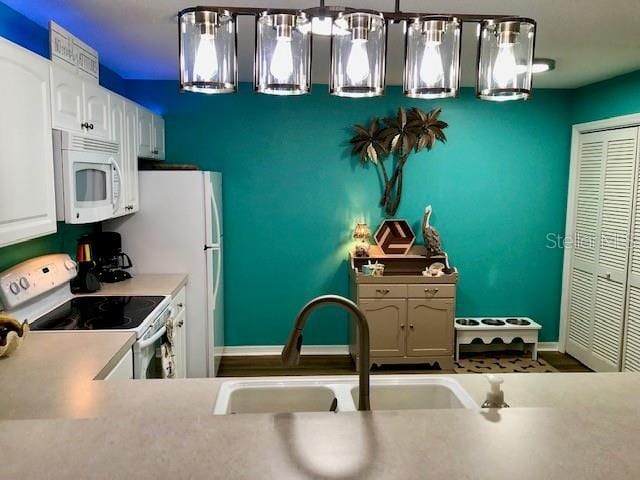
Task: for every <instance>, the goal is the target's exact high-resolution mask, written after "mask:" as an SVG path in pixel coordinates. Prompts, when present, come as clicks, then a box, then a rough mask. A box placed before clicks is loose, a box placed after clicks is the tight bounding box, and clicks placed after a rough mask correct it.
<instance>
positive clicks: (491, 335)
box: [455, 317, 542, 361]
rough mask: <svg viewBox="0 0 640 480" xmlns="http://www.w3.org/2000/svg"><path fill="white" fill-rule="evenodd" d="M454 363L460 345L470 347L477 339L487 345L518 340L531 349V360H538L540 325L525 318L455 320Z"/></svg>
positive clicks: (468, 318) (457, 357) (458, 357)
mask: <svg viewBox="0 0 640 480" xmlns="http://www.w3.org/2000/svg"><path fill="white" fill-rule="evenodd" d="M455 327H456V361H458V360H460V345H471V344H472V343H473V341H474V340H476V339H479V340H481V341H482V343H483V344H485V345H489V344H491V343H492V342H493V341H494V340H501V341H502V342H503V343H504V344H509V343H512V342H513V341H514V340H515V339H517V338H519V339H521V340H522V341H523V343H524V344H525V345H528V346H530V347H531V358H532V359H533V360H537V359H538V331H539V330H540V329H541V328H542V325H540V324H539V323H536V322H534V321H533V320H531V319H530V318H527V317H462V318H456V321H455Z"/></svg>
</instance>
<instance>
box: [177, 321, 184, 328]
mask: <svg viewBox="0 0 640 480" xmlns="http://www.w3.org/2000/svg"><path fill="white" fill-rule="evenodd" d="M183 325H184V320H180V321H179V322H178V328H182V326H183Z"/></svg>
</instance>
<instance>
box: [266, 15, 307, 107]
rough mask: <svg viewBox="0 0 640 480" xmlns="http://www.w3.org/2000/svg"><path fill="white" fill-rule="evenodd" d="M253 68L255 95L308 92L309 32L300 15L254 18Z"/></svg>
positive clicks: (305, 17)
mask: <svg viewBox="0 0 640 480" xmlns="http://www.w3.org/2000/svg"><path fill="white" fill-rule="evenodd" d="M254 68H255V90H256V91H257V92H260V93H268V94H271V95H302V94H305V93H309V92H310V91H311V28H310V25H309V19H308V18H307V16H306V15H305V14H304V13H300V14H291V13H264V14H262V15H260V16H259V17H258V18H257V20H256V63H255V67H254Z"/></svg>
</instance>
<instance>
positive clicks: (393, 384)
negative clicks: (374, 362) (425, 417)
mask: <svg viewBox="0 0 640 480" xmlns="http://www.w3.org/2000/svg"><path fill="white" fill-rule="evenodd" d="M376 380H377V379H376ZM370 395H371V410H421V409H436V408H441V409H442V408H446V409H448V408H474V407H475V406H476V405H475V403H474V402H473V400H472V399H471V397H469V395H468V394H467V392H466V391H465V390H464V389H463V388H462V387H461V386H460V384H458V382H456V381H455V380H452V379H449V378H425V379H421V380H418V379H416V380H413V381H410V382H408V381H402V380H387V379H381V380H379V381H376V382H372V384H371V392H370ZM351 396H352V398H353V399H354V401H355V400H357V398H358V387H354V388H352V389H351Z"/></svg>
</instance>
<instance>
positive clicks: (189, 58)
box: [178, 7, 238, 93]
mask: <svg viewBox="0 0 640 480" xmlns="http://www.w3.org/2000/svg"><path fill="white" fill-rule="evenodd" d="M178 22H179V25H180V35H179V51H180V89H181V90H187V91H191V92H199V93H232V92H235V91H236V90H237V85H238V69H237V57H236V17H235V15H234V14H232V13H231V12H229V11H228V10H217V9H215V8H207V7H194V8H188V9H185V10H182V11H181V12H180V13H179V14H178Z"/></svg>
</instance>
